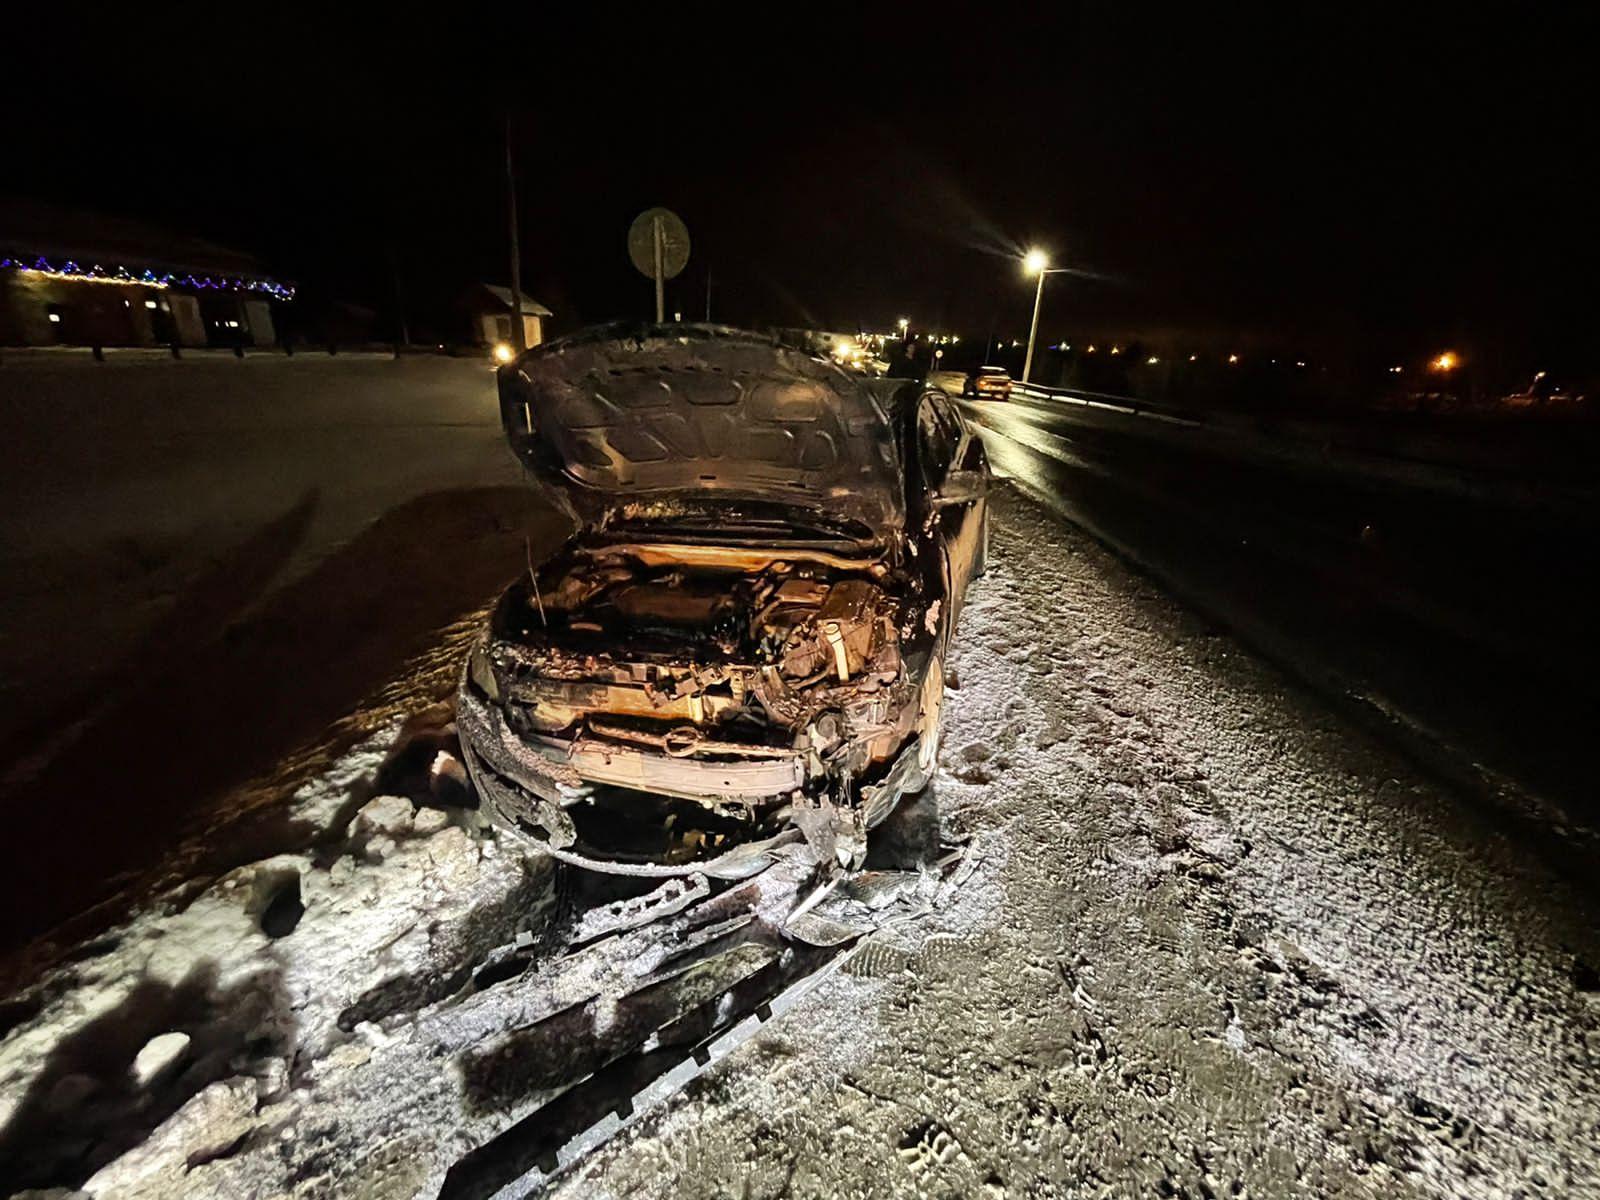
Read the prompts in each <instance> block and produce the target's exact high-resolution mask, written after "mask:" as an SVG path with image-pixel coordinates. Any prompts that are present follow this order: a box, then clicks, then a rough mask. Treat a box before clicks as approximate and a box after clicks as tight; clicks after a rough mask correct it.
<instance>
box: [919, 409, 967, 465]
mask: <svg viewBox="0 0 1600 1200" xmlns="http://www.w3.org/2000/svg"><path fill="white" fill-rule="evenodd" d="M960 444H961V427H960V426H959V425H957V424H956V416H955V414H954V413H951V412H947V411H945V410H944V406H943V405H941V404H940V403H939V400H938V398H937V397H935V396H924V397H923V398H922V403H921V405H920V406H919V407H918V409H917V458H918V459H919V460H920V462H921V464H922V482H923V484H924V486H926V487H930V488H932V487H937V486H938V485H939V483H940V482H941V481H942V480H943V479H944V477H945V475H946V474H947V473H948V472H949V470H950V467H951V460H952V459H954V457H955V453H956V447H957V446H959V445H960Z"/></svg>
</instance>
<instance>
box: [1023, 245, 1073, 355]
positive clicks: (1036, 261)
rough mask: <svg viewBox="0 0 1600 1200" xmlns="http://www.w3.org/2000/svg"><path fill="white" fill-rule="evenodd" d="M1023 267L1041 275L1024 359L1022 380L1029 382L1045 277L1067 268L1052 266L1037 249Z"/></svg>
mask: <svg viewBox="0 0 1600 1200" xmlns="http://www.w3.org/2000/svg"><path fill="white" fill-rule="evenodd" d="M1022 267H1023V270H1025V271H1026V272H1027V273H1028V274H1029V275H1037V276H1038V277H1039V286H1038V287H1037V288H1035V289H1034V292H1033V324H1032V325H1030V326H1028V353H1027V355H1026V356H1025V357H1024V358H1023V360H1022V382H1023V383H1027V382H1028V377H1029V375H1031V374H1032V372H1033V343H1034V339H1035V338H1037V337H1038V336H1039V305H1040V303H1041V302H1042V301H1043V300H1044V277H1045V276H1046V275H1059V274H1061V273H1062V272H1063V271H1065V270H1066V268H1065V267H1052V266H1051V265H1050V259H1049V257H1048V256H1047V255H1046V254H1045V252H1044V251H1043V250H1037V249H1035V250H1029V251H1028V253H1027V255H1026V256H1025V257H1024V258H1023V260H1022Z"/></svg>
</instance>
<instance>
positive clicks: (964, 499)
mask: <svg viewBox="0 0 1600 1200" xmlns="http://www.w3.org/2000/svg"><path fill="white" fill-rule="evenodd" d="M988 494H989V476H988V474H987V473H986V472H984V471H961V470H956V471H950V472H948V473H947V474H946V475H945V477H944V482H942V483H941V484H939V487H938V489H937V490H936V491H935V492H934V493H933V497H932V501H931V505H932V507H933V508H935V509H940V508H950V507H951V506H952V505H956V504H971V503H972V502H973V501H974V500H982V499H983V498H984V497H985V496H987V495H988Z"/></svg>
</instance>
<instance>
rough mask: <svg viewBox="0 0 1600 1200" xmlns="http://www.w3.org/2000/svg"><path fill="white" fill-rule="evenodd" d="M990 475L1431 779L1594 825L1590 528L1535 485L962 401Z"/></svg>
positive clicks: (1546, 815) (1540, 818) (1098, 417)
mask: <svg viewBox="0 0 1600 1200" xmlns="http://www.w3.org/2000/svg"><path fill="white" fill-rule="evenodd" d="M964 407H965V409H966V412H967V414H968V416H969V418H971V419H972V420H973V421H974V422H975V423H977V425H978V426H979V427H980V428H981V429H982V431H983V434H984V438H985V442H986V445H987V447H988V449H989V453H990V457H991V460H992V461H993V463H994V466H995V467H996V469H997V471H999V472H1000V473H1002V474H1004V475H1008V476H1011V477H1012V478H1014V479H1015V480H1016V481H1017V482H1018V483H1019V484H1020V485H1021V486H1022V487H1024V489H1025V490H1027V491H1029V492H1030V493H1032V494H1034V495H1035V496H1036V497H1038V498H1040V499H1041V500H1043V501H1044V502H1045V503H1047V504H1048V505H1049V506H1051V507H1052V508H1054V509H1055V510H1056V511H1057V512H1059V513H1061V514H1062V515H1064V516H1066V517H1067V518H1068V519H1070V520H1072V521H1073V522H1074V523H1076V524H1078V525H1080V526H1081V527H1083V528H1084V529H1086V530H1088V531H1090V532H1091V533H1093V534H1094V535H1095V536H1097V537H1099V538H1101V539H1102V540H1103V541H1105V542H1106V543H1108V544H1110V545H1111V546H1112V547H1114V548H1115V549H1116V550H1118V551H1119V552H1120V553H1121V554H1123V555H1124V557H1126V558H1129V559H1131V560H1133V561H1134V562H1135V563H1137V564H1138V565H1139V566H1140V567H1142V568H1143V569H1145V570H1146V571H1147V572H1149V573H1151V574H1152V575H1154V576H1155V577H1156V578H1157V579H1159V580H1160V581H1161V582H1162V583H1163V584H1164V585H1165V586H1166V587H1168V588H1169V589H1170V590H1171V591H1172V592H1174V593H1175V594H1176V595H1178V596H1179V597H1180V598H1182V599H1184V600H1185V601H1187V602H1189V603H1190V604H1192V605H1193V606H1195V607H1196V608H1197V609H1199V610H1200V611H1201V612H1203V613H1205V614H1206V615H1207V616H1209V617H1210V618H1212V619H1213V620H1215V621H1217V622H1218V623H1219V624H1221V625H1223V626H1225V627H1227V628H1229V629H1230V630H1231V631H1232V632H1234V633H1236V634H1237V635H1238V636H1240V637H1241V638H1242V639H1243V640H1245V641H1246V642H1247V643H1249V644H1250V645H1251V646H1252V648H1254V649H1256V650H1259V651H1261V652H1264V653H1265V654H1266V655H1267V656H1268V657H1269V658H1271V659H1273V660H1274V661H1275V662H1277V663H1278V664H1279V665H1280V666H1282V667H1286V668H1287V669H1289V670H1290V671H1291V672H1293V673H1294V674H1295V675H1297V676H1298V677H1300V678H1301V679H1302V680H1304V681H1306V682H1309V683H1311V684H1313V685H1314V686H1316V687H1317V688H1318V689H1319V690H1320V691H1322V692H1323V693H1324V695H1326V696H1329V697H1331V698H1333V699H1335V700H1336V701H1337V702H1338V703H1339V704H1340V705H1341V706H1342V707H1343V708H1345V710H1346V711H1348V712H1354V713H1355V714H1356V715H1358V716H1362V717H1364V718H1365V719H1367V720H1369V721H1370V722H1371V723H1372V724H1374V725H1376V726H1379V727H1383V728H1385V729H1387V731H1388V732H1390V733H1392V734H1394V735H1395V736H1396V738H1397V739H1398V741H1399V742H1400V744H1402V745H1403V746H1404V747H1405V748H1407V749H1408V750H1409V751H1410V752H1412V753H1413V754H1415V755H1418V756H1420V757H1421V758H1423V759H1424V760H1426V761H1427V762H1428V763H1429V765H1430V766H1432V767H1435V768H1437V769H1440V770H1443V771H1445V772H1447V773H1449V774H1451V775H1452V776H1453V777H1454V778H1455V779H1456V780H1457V781H1458V782H1463V783H1468V784H1470V785H1472V786H1473V788H1475V789H1476V790H1478V791H1480V792H1481V793H1483V794H1486V795H1489V796H1492V797H1493V798H1495V799H1496V800H1500V801H1506V802H1508V803H1509V806H1510V809H1511V810H1512V811H1513V812H1517V813H1521V814H1523V815H1526V816H1528V817H1529V818H1530V820H1532V821H1533V822H1535V823H1540V822H1545V823H1549V822H1554V823H1557V824H1561V823H1566V822H1572V823H1578V824H1593V823H1594V822H1595V818H1596V817H1597V816H1600V814H1597V812H1596V810H1595V807H1594V796H1595V789H1594V782H1593V766H1592V751H1591V749H1590V744H1589V743H1590V736H1591V735H1590V731H1591V730H1593V728H1594V727H1595V721H1596V718H1597V717H1600V703H1597V693H1600V687H1597V684H1596V677H1595V674H1594V670H1593V668H1594V659H1595V655H1594V646H1595V634H1594V628H1593V615H1592V610H1591V607H1590V606H1589V604H1588V603H1587V602H1586V600H1585V597H1587V596H1588V595H1589V587H1590V585H1589V583H1588V581H1587V572H1588V571H1589V570H1590V569H1591V568H1592V566H1593V563H1594V562H1595V561H1596V556H1595V550H1596V548H1597V546H1600V537H1597V525H1596V513H1595V510H1594V508H1593V506H1592V505H1590V506H1588V507H1585V506H1583V505H1582V504H1575V503H1572V502H1571V497H1570V495H1566V494H1563V495H1561V496H1559V497H1556V496H1552V497H1551V499H1550V501H1549V502H1548V503H1544V502H1541V499H1540V496H1539V492H1538V487H1537V481H1534V485H1533V486H1530V487H1516V488H1510V487H1507V486H1505V484H1506V481H1505V480H1500V479H1497V480H1493V481H1489V482H1487V483H1486V484H1485V485H1484V486H1483V487H1482V488H1479V487H1477V486H1476V483H1475V480H1474V479H1473V477H1472V476H1471V474H1470V473H1467V474H1461V473H1459V472H1458V473H1454V474H1452V473H1450V472H1442V471H1440V470H1438V469H1435V467H1433V466H1431V465H1428V464H1412V463H1396V462H1394V461H1376V460H1365V459H1363V458H1361V457H1360V456H1359V455H1357V456H1330V455H1329V454H1327V453H1326V452H1324V451H1319V450H1318V449H1317V448H1315V447H1312V448H1306V449H1303V450H1301V451H1295V450H1294V448H1293V447H1290V448H1289V449H1288V450H1287V451H1285V452H1284V453H1282V454H1279V455H1276V456H1267V455H1263V454H1262V453H1260V452H1259V447H1258V445H1256V444H1251V443H1245V442H1243V441H1238V442H1235V441H1231V440H1230V439H1229V437H1228V436H1226V435H1225V434H1221V435H1219V434H1215V433H1211V432H1196V431H1193V430H1190V429H1188V428H1184V427H1176V426H1171V425H1167V424H1160V423H1155V422H1151V421H1149V420H1147V419H1141V418H1138V417H1134V416H1128V415H1123V414H1117V413H1110V412H1105V411H1097V410H1093V409H1084V408H1081V407H1075V406H1069V405H1064V404H1062V403H1060V402H1057V401H1050V400H1031V399H1026V398H1022V397H1020V396H1019V397H1015V398H1013V399H1012V400H1011V401H1009V402H969V403H966V404H965V406H964Z"/></svg>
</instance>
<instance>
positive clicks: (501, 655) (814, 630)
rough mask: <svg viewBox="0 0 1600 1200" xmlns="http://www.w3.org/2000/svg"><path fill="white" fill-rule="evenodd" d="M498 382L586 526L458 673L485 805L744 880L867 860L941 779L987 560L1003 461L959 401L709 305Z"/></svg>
mask: <svg viewBox="0 0 1600 1200" xmlns="http://www.w3.org/2000/svg"><path fill="white" fill-rule="evenodd" d="M499 383H500V409H501V416H502V420H503V423H504V425H505V429H506V435H507V437H508V438H509V439H510V442H511V446H512V448H513V450H514V451H515V452H516V454H517V456H518V457H519V458H520V459H521V460H522V462H523V463H524V465H525V466H526V467H527V468H528V470H529V472H530V475H531V476H532V478H533V479H534V481H535V482H536V483H537V484H538V485H539V486H540V487H541V488H542V489H543V490H544V491H545V492H547V493H548V494H549V495H550V497H551V498H552V499H553V500H554V501H555V502H556V503H557V504H558V505H559V506H560V507H561V508H562V509H563V510H564V511H565V512H566V513H567V514H568V515H569V516H570V517H571V518H572V520H573V523H574V525H575V526H576V532H575V533H574V534H573V536H572V537H571V539H570V540H569V541H568V542H567V543H566V545H565V546H563V547H562V548H561V549H560V550H559V551H558V552H557V553H556V554H555V555H554V556H553V557H552V558H551V559H550V560H549V561H548V562H546V563H545V564H544V565H543V566H541V567H539V568H538V569H537V570H534V569H533V568H532V567H530V569H529V572H528V574H527V575H526V576H524V577H523V578H522V579H520V580H519V581H518V582H517V583H516V584H514V585H513V586H512V587H511V588H510V589H509V590H508V591H507V592H506V593H505V595H504V596H502V597H501V599H500V602H499V604H498V605H497V607H496V608H495V610H494V613H493V615H492V617H491V618H490V620H489V624H488V628H487V629H485V631H484V632H483V634H482V636H481V638H480V639H479V641H478V643H477V645H476V646H475V648H474V649H473V650H472V652H471V654H470V656H469V658H468V661H467V664H466V667H465V670H464V672H463V678H462V681H461V688H460V694H459V704H458V710H457V711H458V728H459V730H460V734H461V742H462V747H463V752H464V757H465V759H466V763H467V768H468V770H469V771H470V773H471V776H472V779H473V781H474V783H475V784H476V787H477V790H478V795H479V799H480V803H481V805H482V810H483V812H484V814H485V815H486V816H487V817H488V818H489V819H490V820H491V821H492V822H495V823H496V824H498V825H499V826H501V827H502V828H504V829H506V830H508V831H510V832H512V833H515V834H519V835H522V836H524V837H527V838H531V839H533V840H534V841H536V842H538V843H540V844H541V845H542V846H544V847H545V848H547V849H548V850H549V852H550V853H551V854H553V855H555V856H556V857H557V858H560V859H562V860H564V861H567V862H570V863H573V864H575V865H578V866H583V867H588V868H592V869H598V870H606V871H613V872H618V873H623V874H632V875H644V876H670V875H688V874H704V875H707V876H712V877H720V878H734V877H738V876H740V875H742V874H749V873H752V872H753V871H754V870H756V869H759V867H760V866H761V865H762V863H763V862H764V861H765V856H766V855H767V854H768V852H769V851H770V850H772V849H773V848H775V847H776V846H778V845H780V844H783V843H785V842H798V841H801V840H804V841H806V842H808V843H809V844H810V846H811V848H812V849H813V850H814V852H815V853H816V855H817V857H818V858H819V859H821V860H823V861H830V862H831V861H837V862H838V863H840V864H842V865H845V866H855V865H859V864H860V863H861V862H862V861H863V858H864V856H865V852H866V831H867V829H869V828H870V827H872V826H874V825H876V824H877V823H879V822H880V821H882V820H883V819H884V818H885V817H886V816H888V814H889V813H890V811H891V810H892V809H893V808H894V807H895V805H896V804H897V803H898V802H899V800H900V798H901V797H902V796H905V795H909V794H912V793H914V792H917V791H919V790H920V789H921V788H922V787H923V786H924V785H925V784H926V783H927V781H928V780H929V779H930V778H931V777H932V774H933V770H934V763H935V756H936V753H937V747H938V739H939V713H940V709H941V706H942V702H943V697H944V664H945V662H946V661H947V660H948V655H949V647H950V639H951V637H952V635H953V633H954V631H955V625H956V617H957V615H958V614H959V613H960V611H961V604H962V598H963V596H964V594H965V592H966V587H967V581H968V580H969V579H970V578H971V577H972V576H973V575H974V574H976V573H978V572H980V571H981V570H982V566H983V559H984V552H985V546H986V535H987V529H988V524H987V517H988V502H987V491H988V483H989V473H988V465H987V462H986V460H985V457H984V451H983V444H982V443H981V442H980V441H979V440H978V439H977V438H975V437H974V436H973V435H972V432H971V431H970V430H969V429H968V427H967V426H966V424H965V422H964V421H963V420H962V419H961V415H960V413H959V412H957V410H956V408H955V406H954V405H953V404H952V403H951V402H950V399H949V397H948V396H946V395H945V394H944V393H943V392H941V391H939V390H938V389H936V388H930V387H928V386H926V385H925V384H923V383H921V382H919V381H906V380H891V379H875V378H872V377H871V376H867V375H863V374H861V373H859V372H854V371H848V370H845V369H844V368H842V367H840V366H839V365H838V364H837V363H834V362H831V361H829V360H828V359H827V358H825V357H821V356H819V355H817V354H815V353H810V352H807V351H806V350H804V349H801V348H791V347H789V346H786V345H783V344H780V343H778V342H777V341H775V340H774V339H773V338H772V337H763V336H758V335H756V334H750V333H742V332H739V331H737V330H732V329H727V328H724V327H721V326H714V325H694V324H671V325H662V326H644V327H637V326H629V327H622V326H609V327H603V328H600V329H596V330H592V331H587V332H584V333H580V334H575V335H573V336H572V337H568V338H563V339H560V340H557V341H552V342H547V343H545V344H544V345H542V346H539V347H537V348H535V349H533V350H530V351H529V352H528V353H526V354H524V355H522V356H521V357H520V358H519V359H517V360H516V361H515V362H513V363H510V364H508V365H507V366H505V367H502V368H501V370H500V373H499Z"/></svg>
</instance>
